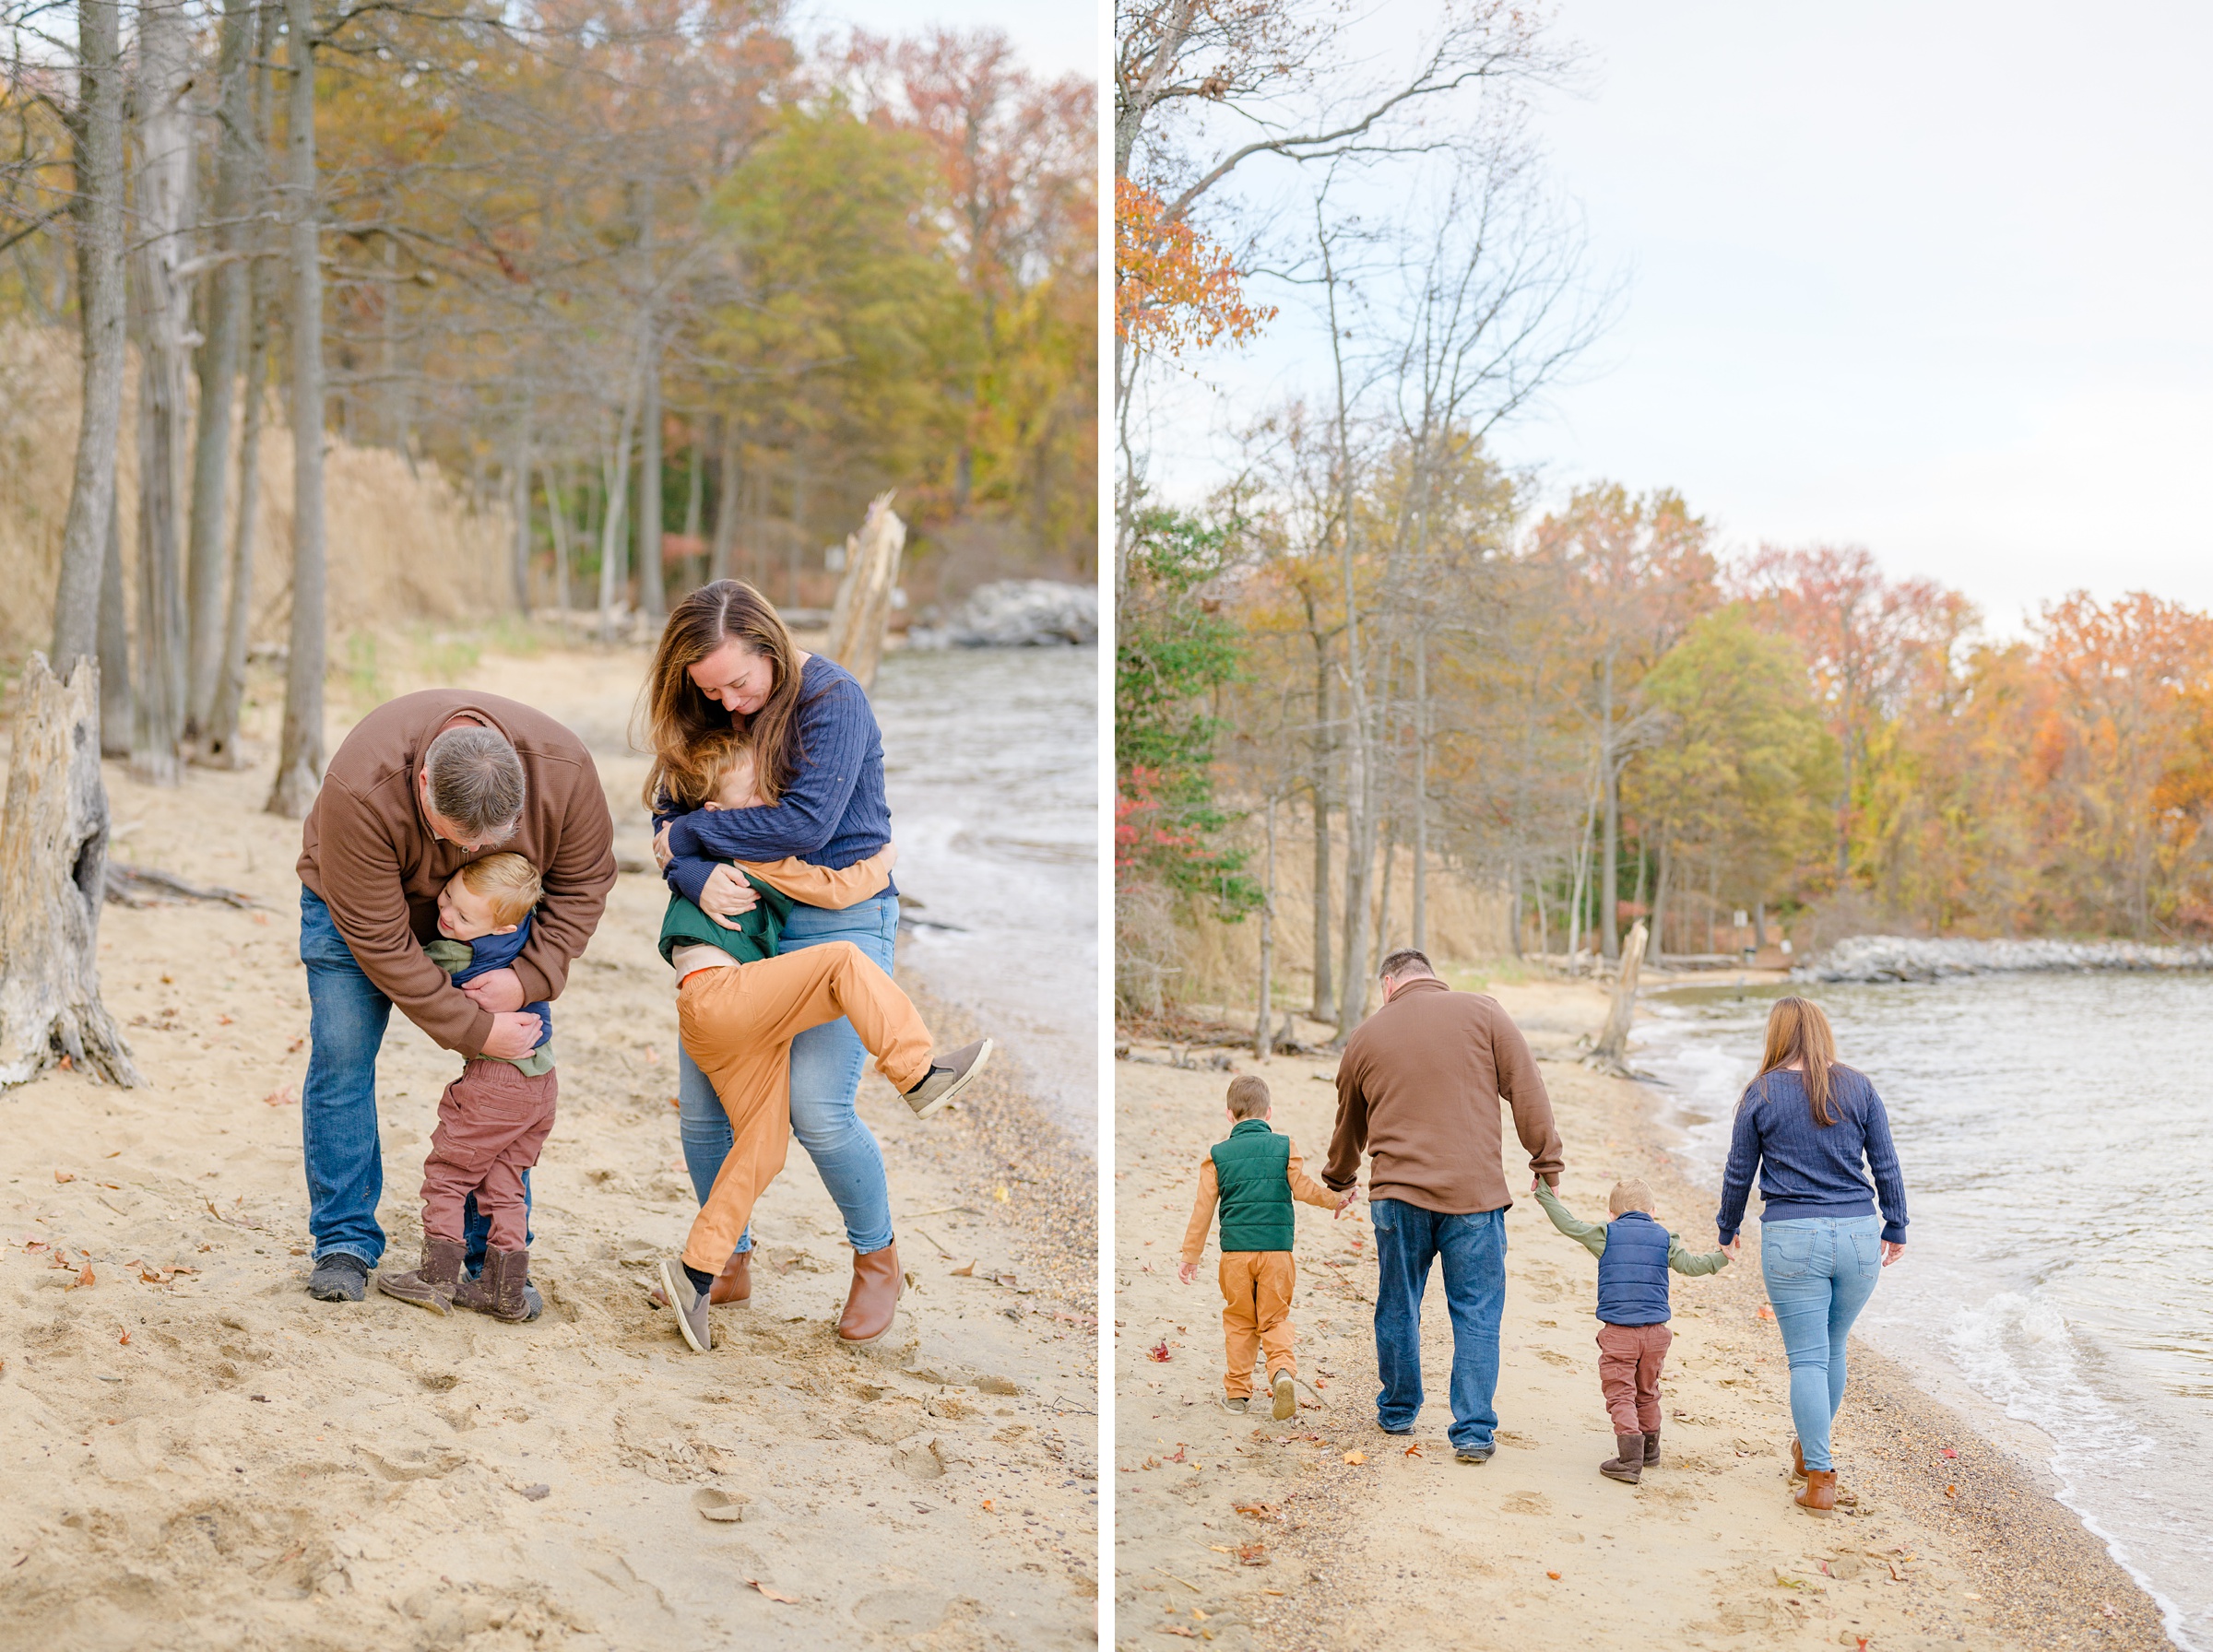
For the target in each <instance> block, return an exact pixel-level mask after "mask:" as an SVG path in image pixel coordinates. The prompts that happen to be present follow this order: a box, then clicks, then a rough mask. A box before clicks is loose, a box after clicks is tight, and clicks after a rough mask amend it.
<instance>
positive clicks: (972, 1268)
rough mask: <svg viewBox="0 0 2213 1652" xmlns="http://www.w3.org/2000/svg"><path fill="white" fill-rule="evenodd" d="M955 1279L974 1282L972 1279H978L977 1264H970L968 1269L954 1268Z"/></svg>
mask: <svg viewBox="0 0 2213 1652" xmlns="http://www.w3.org/2000/svg"><path fill="white" fill-rule="evenodd" d="M975 1277H976V1264H975V1263H974V1262H971V1263H969V1264H968V1266H967V1267H965V1268H954V1269H953V1278H954V1279H956V1280H972V1279H974V1278H975Z"/></svg>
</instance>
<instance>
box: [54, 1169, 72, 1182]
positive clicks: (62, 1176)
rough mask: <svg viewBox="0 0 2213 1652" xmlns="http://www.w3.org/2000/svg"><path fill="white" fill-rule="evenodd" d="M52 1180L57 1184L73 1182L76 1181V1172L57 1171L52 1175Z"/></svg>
mask: <svg viewBox="0 0 2213 1652" xmlns="http://www.w3.org/2000/svg"><path fill="white" fill-rule="evenodd" d="M53 1179H54V1180H55V1181H57V1182H74V1181H76V1180H77V1172H75V1171H74V1170H57V1171H55V1172H54V1173H53Z"/></svg>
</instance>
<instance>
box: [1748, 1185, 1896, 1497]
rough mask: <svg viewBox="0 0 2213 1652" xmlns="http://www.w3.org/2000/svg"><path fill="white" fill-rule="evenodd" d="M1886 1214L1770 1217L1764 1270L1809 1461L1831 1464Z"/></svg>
mask: <svg viewBox="0 0 2213 1652" xmlns="http://www.w3.org/2000/svg"><path fill="white" fill-rule="evenodd" d="M1882 1237H1883V1222H1882V1218H1880V1217H1879V1216H1853V1217H1849V1218H1845V1219H1842V1220H1839V1219H1838V1218H1835V1217H1818V1216H1817V1217H1811V1218H1807V1219H1804V1220H1801V1221H1769V1222H1762V1223H1761V1224H1760V1229H1759V1272H1760V1277H1761V1278H1762V1279H1764V1280H1766V1281H1767V1285H1768V1301H1769V1303H1770V1304H1772V1305H1773V1307H1774V1309H1775V1324H1776V1327H1777V1328H1778V1329H1780V1330H1781V1332H1782V1347H1783V1351H1784V1352H1786V1353H1787V1354H1789V1355H1790V1358H1791V1421H1792V1422H1794V1423H1795V1424H1797V1427H1798V1448H1799V1449H1800V1450H1801V1451H1803V1452H1804V1453H1805V1466H1806V1467H1807V1468H1809V1469H1828V1468H1831V1467H1833V1466H1834V1465H1833V1464H1831V1463H1830V1461H1829V1460H1828V1428H1829V1424H1830V1423H1831V1422H1835V1421H1836V1416H1837V1408H1838V1407H1839V1406H1840V1405H1842V1404H1843V1403H1844V1339H1845V1337H1846V1335H1847V1334H1848V1333H1849V1332H1850V1331H1851V1329H1852V1321H1853V1320H1855V1319H1857V1318H1858V1317H1859V1316H1860V1310H1861V1309H1862V1308H1864V1307H1865V1306H1866V1305H1867V1299H1868V1298H1869V1297H1870V1296H1872V1295H1874V1294H1875V1282H1876V1280H1878V1279H1880V1278H1881V1277H1882V1272H1883V1250H1882Z"/></svg>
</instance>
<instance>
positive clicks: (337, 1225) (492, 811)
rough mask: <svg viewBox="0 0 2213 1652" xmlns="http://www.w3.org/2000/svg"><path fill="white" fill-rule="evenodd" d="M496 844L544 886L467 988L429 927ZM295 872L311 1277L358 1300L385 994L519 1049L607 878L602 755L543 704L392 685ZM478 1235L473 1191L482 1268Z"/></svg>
mask: <svg viewBox="0 0 2213 1652" xmlns="http://www.w3.org/2000/svg"><path fill="white" fill-rule="evenodd" d="M495 849H506V850H513V851H514V852H515V853H516V854H519V855H522V856H523V857H524V858H525V859H527V860H528V861H529V862H530V864H531V865H532V866H534V867H537V868H538V873H539V876H540V878H541V879H542V880H543V882H544V885H545V899H544V902H543V903H542V904H541V905H540V906H539V908H538V913H537V914H536V917H535V919H534V922H533V924H532V926H531V937H530V940H529V942H528V944H527V946H525V948H524V949H523V951H522V953H521V955H520V956H519V957H517V958H516V959H515V962H514V964H513V966H512V967H510V968H507V969H503V970H494V971H491V972H488V973H485V974H482V975H479V976H478V977H477V978H476V979H474V980H472V981H470V982H469V983H468V985H466V986H459V987H456V985H454V984H453V982H452V980H451V978H450V977H448V976H447V974H446V973H445V972H444V970H442V969H441V968H439V966H438V965H437V964H436V963H434V962H432V960H431V958H430V956H429V955H428V954H427V953H426V952H425V951H424V950H423V946H424V943H425V942H427V941H429V940H431V939H432V938H434V937H435V936H436V935H437V934H438V891H440V890H442V889H443V888H444V886H445V884H446V883H447V881H448V880H449V879H452V877H453V876H454V874H455V873H456V871H458V870H459V869H460V868H461V867H462V866H463V864H464V863H466V862H467V861H471V860H475V859H477V858H478V857H479V856H480V855H485V854H488V853H490V852H491V851H493V850H495ZM299 871H300V883H301V891H300V960H301V962H302V963H304V964H305V965H306V966H307V991H308V1003H309V1038H310V1040H311V1044H310V1051H309V1056H308V1064H307V1081H306V1083H305V1084H304V1085H303V1086H302V1090H301V1096H300V1103H301V1106H300V1126H301V1133H302V1139H303V1140H304V1143H305V1148H306V1168H307V1191H308V1229H309V1232H310V1233H312V1234H313V1235H314V1250H315V1266H314V1273H313V1275H312V1276H311V1277H310V1279H309V1281H308V1290H309V1292H311V1293H312V1294H313V1295H314V1296H316V1297H318V1298H320V1299H322V1300H324V1301H325V1302H359V1301H361V1297H362V1294H363V1292H364V1290H365V1288H366V1287H367V1284H368V1281H369V1275H370V1272H371V1270H372V1269H373V1268H375V1266H376V1264H377V1261H378V1259H379V1258H380V1257H382V1256H383V1255H384V1249H385V1233H384V1229H383V1228H382V1227H381V1226H380V1225H378V1222H377V1220H376V1206H377V1200H378V1198H380V1197H381V1196H382V1194H383V1191H384V1163H383V1159H382V1157H381V1154H380V1152H379V1147H378V1136H377V1116H376V1053H377V1049H378V1046H379V1045H380V1044H382V1043H383V1042H384V1035H385V1025H386V1023H387V1022H388V1021H390V1020H391V1015H392V1006H393V1005H395V1004H397V1005H398V1006H399V1007H400V1009H402V1010H404V1011H406V1013H407V1016H408V1020H409V1021H413V1022H414V1023H415V1024H416V1025H417V1026H419V1027H420V1028H421V1029H422V1030H423V1032H426V1033H428V1034H429V1035H430V1036H431V1038H432V1040H434V1041H435V1042H436V1043H438V1044H442V1045H444V1047H445V1048H447V1049H449V1050H454V1051H457V1052H458V1053H459V1054H460V1055H462V1056H467V1057H469V1058H471V1059H474V1058H475V1057H477V1056H493V1057H495V1058H503V1059H506V1058H514V1057H518V1056H527V1055H528V1054H529V1052H530V1049H531V1047H532V1045H533V1044H536V1042H537V1039H538V1017H537V1016H535V1015H531V1014H527V1013H525V1012H524V1011H523V1006H524V1005H526V1004H532V1003H538V1002H542V1001H546V1000H550V999H552V998H557V997H560V996H561V989H562V985H564V983H565V982H566V981H567V979H568V971H569V965H570V964H571V963H572V962H574V960H575V958H576V956H577V955H578V954H579V953H581V952H582V951H583V950H584V949H585V946H586V943H587V942H589V941H590V939H591V938H592V931H593V930H594V929H596V928H597V927H598V923H599V916H600V914H601V913H602V912H603V911H604V910H605V909H606V906H607V894H608V891H609V890H610V889H611V888H613V887H614V881H615V855H614V821H613V820H612V819H611V818H610V817H609V814H608V809H607V795H606V793H605V792H604V791H603V790H602V789H601V788H600V785H599V775H598V770H596V769H595V768H594V767H593V765H592V759H591V754H590V753H589V752H588V751H586V749H585V747H584V743H583V741H581V740H579V739H578V738H577V737H575V736H574V735H573V734H571V733H570V732H569V731H568V730H567V729H566V728H564V727H562V726H561V725H560V724H559V723H557V722H555V721H554V720H553V719H552V718H551V717H549V716H547V715H546V714H544V713H543V712H538V711H534V710H532V709H531V708H530V707H529V706H527V705H522V704H519V703H517V702H515V701H512V700H506V699H503V698H501V697H500V696H498V695H496V694H472V693H467V692H464V691H463V690H458V689H431V690H424V691H423V692H421V693H418V694H405V695H402V696H401V697H400V698H398V699H396V700H390V701H386V702H385V703H384V704H383V705H380V706H378V707H377V708H376V709H375V710H374V711H373V712H371V713H370V714H368V715H367V716H366V717H364V718H362V719H361V722H359V723H357V724H356V725H355V726H354V727H353V729H352V731H351V732H350V733H349V734H348V735H347V737H346V738H345V740H344V742H343V743H341V744H340V746H339V747H338V749H337V754H336V755H335V756H334V757H332V759H331V761H330V767H329V769H328V771H327V772H326V773H325V774H324V776H323V787H322V790H321V792H320V793H318V794H317V796H316V798H315V802H314V808H312V809H310V810H309V811H308V816H307V820H306V822H305V824H304V826H303V827H302V832H301V852H300V866H299ZM527 1192H528V1184H527V1181H526V1183H525V1193H526V1197H527ZM486 1232H487V1224H486V1222H485V1221H484V1219H483V1218H482V1216H481V1215H480V1214H479V1213H478V1212H477V1211H476V1209H474V1203H473V1200H472V1202H471V1206H470V1209H469V1210H468V1215H467V1229H466V1240H467V1245H468V1248H469V1252H470V1257H469V1260H470V1262H471V1264H472V1266H473V1265H477V1264H479V1263H480V1260H481V1257H482V1256H483V1253H484V1246H485V1239H486ZM528 1295H529V1298H530V1299H532V1300H533V1301H534V1299H535V1297H536V1292H529V1293H528Z"/></svg>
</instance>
